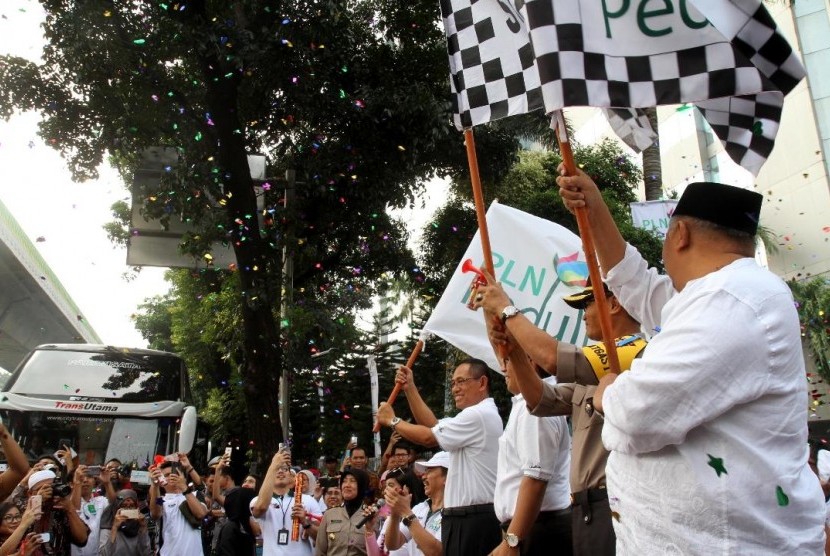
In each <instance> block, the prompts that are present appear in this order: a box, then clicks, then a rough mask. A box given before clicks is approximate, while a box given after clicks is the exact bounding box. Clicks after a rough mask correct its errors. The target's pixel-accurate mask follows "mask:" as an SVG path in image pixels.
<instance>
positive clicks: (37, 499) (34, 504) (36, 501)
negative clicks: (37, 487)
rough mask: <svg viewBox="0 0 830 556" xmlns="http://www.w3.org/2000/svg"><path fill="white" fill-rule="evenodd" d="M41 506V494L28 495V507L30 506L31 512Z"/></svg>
mask: <svg viewBox="0 0 830 556" xmlns="http://www.w3.org/2000/svg"><path fill="white" fill-rule="evenodd" d="M42 506H43V496H41V495H40V494H33V495H32V496H30V497H29V507H30V508H32V511H33V512H36V511H38V510H40V509H41V507H42Z"/></svg>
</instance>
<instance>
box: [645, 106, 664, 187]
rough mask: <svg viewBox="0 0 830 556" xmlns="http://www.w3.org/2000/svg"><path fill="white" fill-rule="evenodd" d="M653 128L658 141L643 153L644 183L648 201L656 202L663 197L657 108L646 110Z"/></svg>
mask: <svg viewBox="0 0 830 556" xmlns="http://www.w3.org/2000/svg"><path fill="white" fill-rule="evenodd" d="M645 112H646V115H647V116H648V121H649V123H651V128H652V129H653V130H654V132H655V133H657V141H656V142H655V143H654V144H653V145H651V146H650V147H649V148H647V149H646V150H644V151H643V181H644V182H645V184H646V201H656V200H658V199H660V198H661V197H662V196H663V168H662V166H661V164H660V130H659V128H658V122H657V108H656V107H651V108H646V109H645Z"/></svg>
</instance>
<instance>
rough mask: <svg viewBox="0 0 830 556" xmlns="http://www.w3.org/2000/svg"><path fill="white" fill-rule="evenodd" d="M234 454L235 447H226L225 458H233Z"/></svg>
mask: <svg viewBox="0 0 830 556" xmlns="http://www.w3.org/2000/svg"><path fill="white" fill-rule="evenodd" d="M232 454H233V447H232V446H228V447H226V448H225V457H228V458H229V457H231V455H232Z"/></svg>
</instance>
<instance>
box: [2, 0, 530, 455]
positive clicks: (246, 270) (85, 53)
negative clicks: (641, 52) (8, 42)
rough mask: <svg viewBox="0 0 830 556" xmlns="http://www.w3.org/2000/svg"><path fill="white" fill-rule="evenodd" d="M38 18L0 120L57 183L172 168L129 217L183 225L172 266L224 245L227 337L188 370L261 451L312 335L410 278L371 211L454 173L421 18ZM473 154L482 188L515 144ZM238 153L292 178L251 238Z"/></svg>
mask: <svg viewBox="0 0 830 556" xmlns="http://www.w3.org/2000/svg"><path fill="white" fill-rule="evenodd" d="M41 3H42V5H43V7H44V9H45V10H46V13H47V17H46V21H45V24H44V30H45V36H46V39H47V46H46V48H45V50H44V52H43V56H42V58H43V62H42V63H34V62H31V61H27V60H23V59H20V58H15V57H8V56H6V57H3V58H2V59H0V79H2V81H3V83H4V90H3V93H2V95H0V114H2V115H3V116H4V117H6V118H8V117H10V116H11V115H12V114H13V113H14V112H15V111H16V110H32V109H34V110H39V111H40V112H41V113H42V115H43V121H42V122H41V125H40V133H41V135H42V136H43V137H44V138H45V139H46V141H47V143H48V144H50V145H52V146H53V147H54V148H56V149H57V150H59V151H60V152H61V153H62V155H63V156H64V157H65V158H66V159H67V161H68V164H69V167H70V169H71V170H72V171H73V174H74V176H75V177H76V178H77V179H86V178H89V177H94V176H95V175H96V172H97V170H96V169H97V167H98V166H99V165H100V164H101V163H102V162H103V161H104V160H105V157H110V159H111V160H112V161H114V162H115V163H116V164H117V165H118V166H119V168H120V169H121V171H122V173H123V175H124V176H125V177H129V176H130V175H131V173H132V170H133V169H134V168H135V165H136V164H137V161H138V160H139V159H140V157H141V155H142V153H143V152H144V150H145V149H146V148H148V147H152V146H159V145H160V146H168V147H173V148H175V149H176V152H177V154H178V163H177V164H176V165H175V166H172V167H170V168H169V169H168V172H167V173H166V174H165V176H164V179H163V180H162V182H161V183H160V184H159V186H158V188H157V190H156V191H147V192H145V193H144V197H143V198H141V199H136V201H137V202H141V203H142V204H143V212H144V213H145V214H146V215H147V216H149V217H152V218H156V219H159V220H160V221H161V222H162V223H166V222H170V221H171V220H172V219H174V218H180V219H182V220H183V221H186V222H189V223H191V224H193V225H194V227H195V229H194V231H193V232H192V233H191V234H189V235H188V236H187V237H186V238H185V242H184V244H183V248H185V249H186V250H187V251H188V252H189V253H191V254H193V255H194V256H197V257H200V258H202V257H204V258H205V259H206V260H208V261H209V260H210V258H209V253H208V250H209V246H210V245H211V243H212V242H213V241H214V240H216V239H219V240H221V241H224V242H226V243H228V244H230V245H231V246H232V248H233V251H234V253H235V255H236V261H237V262H236V265H235V266H234V267H233V268H232V269H230V270H229V271H227V270H223V271H221V272H218V273H217V274H216V275H215V277H216V280H217V287H218V288H219V290H220V291H222V292H223V293H224V294H225V295H232V293H231V292H232V290H231V289H228V290H225V287H226V286H225V282H226V281H229V283H230V284H233V285H234V287H235V288H236V289H235V298H236V299H235V300H236V306H235V311H236V313H235V315H236V316H237V317H238V321H237V322H238V328H236V329H235V330H233V331H232V334H231V336H232V338H231V340H232V341H230V342H229V343H228V344H227V351H226V352H224V353H223V352H221V351H218V350H217V353H216V354H215V356H214V357H207V356H206V357H205V359H213V360H216V359H219V360H224V361H231V360H232V361H233V362H234V363H235V364H236V367H234V368H233V369H232V372H237V370H238V372H239V374H240V376H241V382H242V384H241V388H242V390H243V392H244V397H245V407H246V412H247V419H248V421H249V423H250V424H251V425H252V426H250V428H249V434H250V436H251V442H253V444H254V445H255V446H256V447H257V448H258V449H260V450H261V451H263V452H269V451H273V450H274V449H275V448H276V445H277V442H278V441H279V440H280V435H279V433H278V432H277V431H279V430H280V428H281V427H280V420H279V414H278V386H277V384H278V377H279V375H280V372H281V371H282V369H284V368H285V367H289V366H290V367H291V368H301V367H302V366H303V365H302V363H301V362H300V363H297V362H295V361H293V360H291V358H292V357H294V355H293V353H292V352H291V351H290V350H289V349H288V348H289V347H290V346H292V345H293V346H296V345H307V343H306V342H307V341H308V340H309V339H312V338H316V339H317V341H318V343H323V342H327V341H329V340H330V337H326V333H327V332H330V331H331V330H332V328H331V326H330V325H329V324H328V323H331V322H335V323H336V322H337V321H338V319H341V318H345V317H344V315H347V314H348V313H350V312H353V311H354V310H355V309H357V308H365V307H367V306H368V305H369V300H370V297H371V294H372V293H373V287H374V286H373V282H374V280H375V279H377V277H379V276H381V275H383V274H385V273H387V272H392V273H400V272H402V271H401V269H406V268H413V267H414V266H415V265H414V264H410V263H412V262H414V261H413V260H412V256H411V254H410V253H409V252H408V250H407V248H406V246H405V241H404V240H405V236H404V234H403V233H402V230H401V226H400V223H396V222H394V221H392V220H391V219H390V218H389V217H388V216H387V215H386V212H385V211H386V208H387V207H389V206H402V205H403V204H405V203H413V202H415V197H416V195H417V192H418V191H419V183H421V181H422V180H423V179H424V178H427V177H429V176H431V175H433V174H434V173H435V172H436V171H438V172H441V173H445V174H451V173H456V174H458V173H459V172H460V171H461V170H460V168H463V167H464V160H465V159H464V151H463V145H462V143H461V140H460V136H459V135H458V134H456V133H455V132H454V131H453V130H452V128H451V126H450V123H449V122H450V118H449V114H448V107H449V103H448V102H447V98H448V94H449V93H448V90H447V65H446V57H445V48H444V39H443V35H442V33H441V31H440V28H439V26H437V25H435V20H436V18H437V10H435V6H434V5H433V3H432V2H426V1H425V0H416V1H415V2H406V3H397V2H382V1H380V0H354V1H352V2H343V1H338V0H311V1H309V2H294V3H284V4H280V5H278V6H276V5H270V4H268V3H265V2H260V1H259V0H237V1H228V2H218V1H213V0H193V1H191V2H187V3H184V2H151V1H149V0H132V1H130V2H116V1H113V0H95V1H90V2H63V1H61V0H42V2H41ZM491 133H492V137H493V141H488V137H490V135H491ZM479 139H480V143H481V145H483V146H486V145H488V144H489V145H490V146H491V147H492V151H491V154H490V155H487V156H482V160H483V161H488V160H489V161H493V164H492V165H488V164H486V163H485V164H484V165H483V175H485V176H486V175H496V174H497V173H498V168H499V167H500V165H503V164H504V161H507V160H511V158H512V156H513V155H512V153H513V152H515V149H516V141H515V139H512V138H511V136H510V134H507V133H504V132H497V131H493V132H490V131H489V130H487V129H482V130H481V133H479ZM256 152H259V153H264V154H265V155H266V156H267V157H268V169H269V172H268V175H272V176H273V175H282V174H283V172H284V171H286V170H294V171H296V175H297V184H298V187H297V190H296V191H295V196H294V199H295V200H294V201H293V202H292V204H290V205H289V206H288V207H284V206H283V203H282V202H281V201H282V198H281V196H282V187H283V186H284V184H281V183H279V182H277V181H274V180H271V182H273V183H271V182H268V183H266V184H264V185H263V188H264V189H265V190H266V191H265V197H266V210H265V214H263V215H261V216H262V224H260V221H259V219H258V218H257V210H256V197H255V190H254V187H253V185H254V184H253V182H252V180H251V178H250V174H249V168H248V163H247V155H248V154H249V153H256ZM480 154H483V153H480ZM491 166H492V168H491ZM491 170H492V171H491ZM111 232H112V230H111ZM122 237H123V236H122ZM283 248H285V253H286V254H287V255H288V256H289V257H291V258H292V260H293V264H294V268H295V275H294V280H293V284H292V283H287V282H286V281H285V280H284V279H283V275H282V269H283V260H282V254H283ZM227 273H230V274H233V275H234V276H233V277H228V276H225V274H227ZM211 279H213V278H211ZM292 286H293V287H292ZM285 294H289V295H291V298H292V300H293V305H292V309H291V310H288V311H284V310H283V302H284V300H283V296H284V295H285ZM282 315H287V316H285V317H283V316H282ZM188 341H189V340H188ZM196 341H198V340H196ZM176 345H177V347H178V348H181V347H182V344H179V343H176ZM301 353H302V355H305V356H307V355H308V353H307V352H301ZM232 367H233V366H232ZM217 368H218V367H217Z"/></svg>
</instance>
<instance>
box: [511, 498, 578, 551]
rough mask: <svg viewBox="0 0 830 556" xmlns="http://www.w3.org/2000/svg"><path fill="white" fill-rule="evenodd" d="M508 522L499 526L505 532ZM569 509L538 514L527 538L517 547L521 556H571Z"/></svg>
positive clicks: (571, 541) (571, 538)
mask: <svg viewBox="0 0 830 556" xmlns="http://www.w3.org/2000/svg"><path fill="white" fill-rule="evenodd" d="M509 527H510V521H505V522H504V523H502V524H501V528H502V531H505V532H506V531H507V530H508V528H509ZM571 527H572V526H571V509H570V508H568V509H565V510H556V511H550V512H539V515H538V517H537V518H536V521H534V522H533V527H531V528H530V533H529V534H528V535H527V538H525V539H522V544H520V545H519V554H521V556H571V554H573V537H572V535H571Z"/></svg>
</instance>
